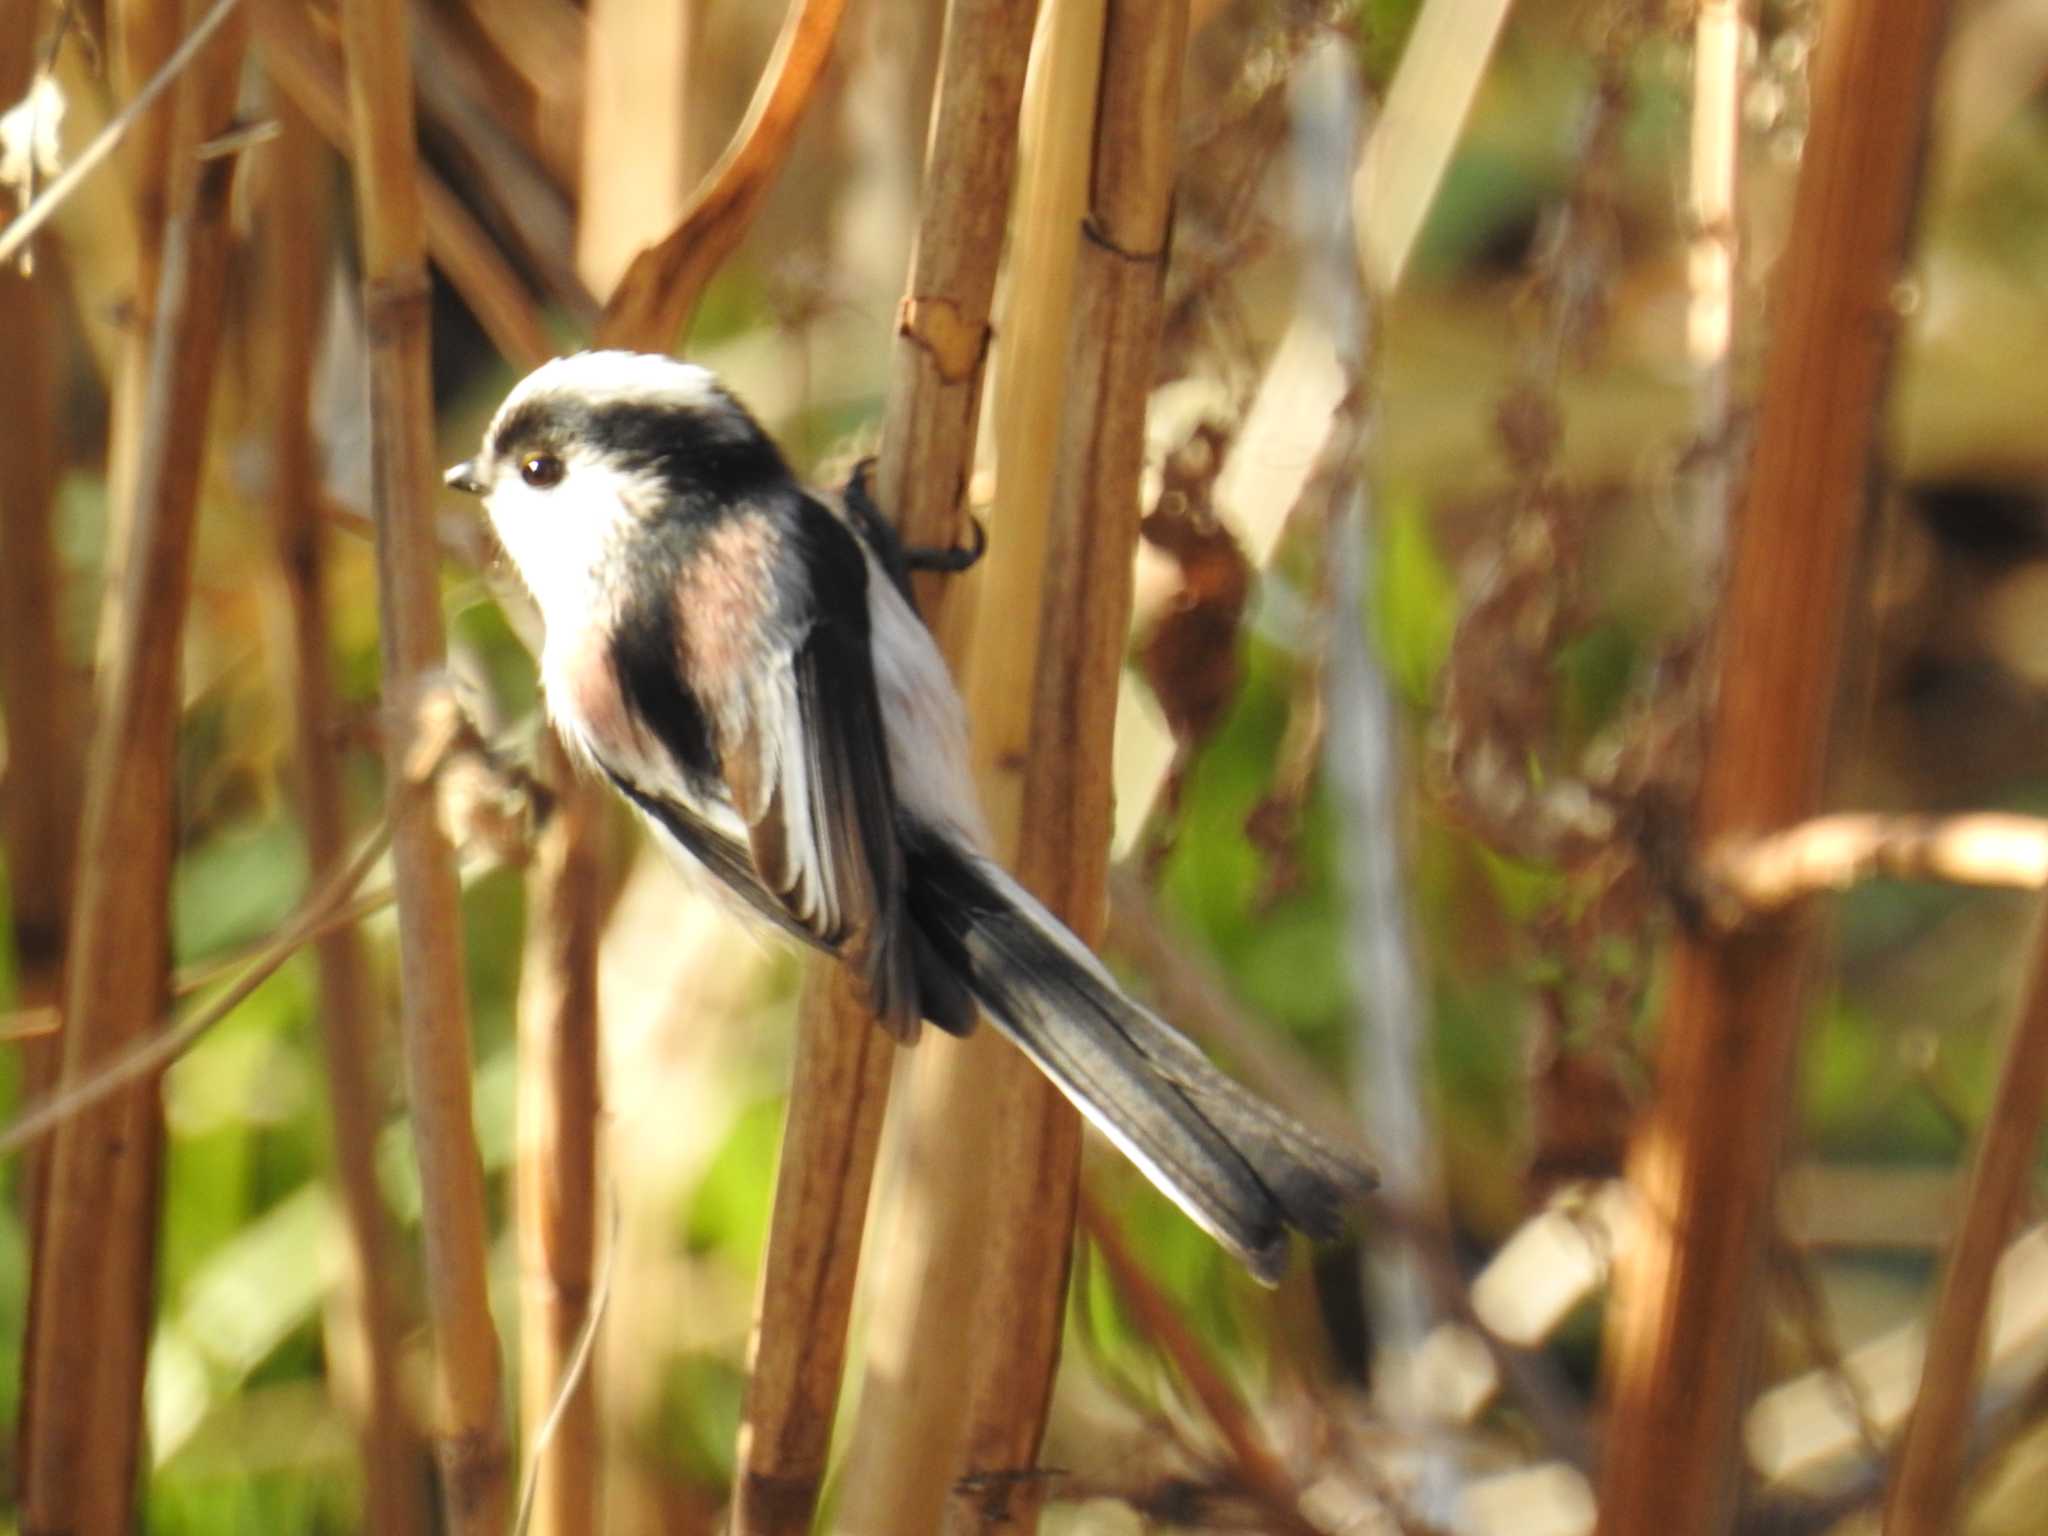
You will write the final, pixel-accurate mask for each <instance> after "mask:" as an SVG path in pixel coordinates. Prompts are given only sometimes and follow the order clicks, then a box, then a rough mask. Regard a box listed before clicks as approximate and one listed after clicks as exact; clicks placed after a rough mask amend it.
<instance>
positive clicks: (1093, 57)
mask: <svg viewBox="0 0 2048 1536" xmlns="http://www.w3.org/2000/svg"><path fill="white" fill-rule="evenodd" d="M1101 60H1102V4H1101V0H1054V3H1053V4H1051V5H1048V6H1046V7H1044V8H1043V9H1042V10H1041V12H1040V15H1039V20H1038V25H1037V29H1036V31H1035V33H1034V35H1033V39H1032V47H1031V59H1030V64H1029V67H1028V73H1027V75H1026V82H1025V85H1024V101H1023V106H1022V120H1021V123H1020V134H1019V147H1020V155H1019V161H1018V183H1019V184H1018V190H1017V198H1016V202H1017V209H1018V214H1017V222H1016V231H1017V243H1016V246H1015V248H1013V249H1012V251H1011V254H1010V273H1011V276H1010V278H1009V281H1008V284H1007V291H1006V293H1005V296H1004V299H1003V321H1002V326H1003V337H1004V340H1003V344H1002V346H1001V347H1000V348H999V349H998V351H997V355H996V369H997V380H996V385H995V388H996V393H997V395H998V397H999V399H1000V401H1001V406H1002V409H1001V413H1000V418H999V421H998V428H997V462H998V467H999V478H998V482H997V488H996V503H995V506H994V508H993V510H992V512H991V515H990V523H991V540H990V541H991V543H992V544H993V546H994V547H995V548H996V549H997V550H998V551H1000V554H999V555H998V556H996V557H994V558H991V559H990V560H989V562H988V563H987V565H986V567H985V568H983V569H982V570H980V571H978V572H976V574H975V576H974V577H973V578H972V580H973V583H974V586H973V590H972V601H971V603H967V604H963V605H962V606H964V607H969V608H971V610H972V612H971V615H970V618H971V622H972V624H973V626H974V632H973V634H972V637H971V638H970V639H969V640H968V642H967V645H966V651H967V655H968V663H967V668H966V673H965V676H964V679H963V683H964V691H965V693H966V697H967V705H968V716H969V719H970V720H971V722H972V727H973V733H974V736H973V750H974V762H975V773H976V778H977V781H978V786H979V789H980V791H981V795H982V798H983V801H984V803H985V804H986V806H987V808H988V810H989V812H990V816H989V821H990V825H991V827H992V830H993V832H994V839H995V846H996V848H997V850H998V851H999V852H1001V853H1002V854H1004V855H1005V856H1006V857H1011V858H1014V856H1015V854H1016V851H1017V842H1016V839H1017V835H1018V832H1019V826H1020V822H1019V809H1020V806H1021V802H1022V798H1023V789H1022V774H1023V765H1024V761H1025V757H1026V754H1027V753H1028V751H1029V750H1030V747H1031V742H1032V722H1031V710H1032V679H1033V676H1034V667H1035V664H1036V658H1037V654H1038V636H1037V633H1036V629H1037V623H1038V620H1039V614H1040V594H1041V592H1042V591H1044V590H1045V581H1046V577H1045V554H1046V543H1047V531H1046V521H1047V516H1048V512H1047V507H1048V501H1049V498H1050V495H1051V479H1052V464H1051V459H1052V455H1051V453H1050V452H1049V451H1048V450H1049V449H1050V447H1051V446H1052V445H1053V443H1054V442H1055V441H1056V439H1057V435H1058V431H1059V420H1060V416H1059V402H1060V398H1061V390H1062V389H1063V388H1064V386H1065V384H1066V382H1067V380H1066V370H1067V365H1068V355H1067V336H1068V325H1069V322H1070V320H1071V312H1070V304H1069V295H1070V293H1071V291H1072V282H1073V270H1074V263H1075V258H1076V251H1075V247H1076V241H1075V238H1074V230H1075V228H1076V226H1077V225H1078V224H1079V222H1080V220H1081V216H1082V214H1083V213H1084V212H1085V211H1086V208H1087V195H1088V193H1087V178H1088V162H1089V143H1090V135H1091V133H1092V129H1093V113H1092V112H1091V111H1087V110H1081V111H1076V110H1075V109H1074V103H1076V102H1081V103H1090V104H1092V103H1093V102H1094V100H1095V95H1096V86H1097V78H1098V71H1099V69H1100V65H1101ZM961 627H964V626H960V625H957V624H955V623H953V622H949V623H948V624H947V625H946V628H947V629H948V630H949V631H951V630H957V629H959V628H961ZM908 1086H909V1091H910V1098H911V1104H912V1108H911V1110H910V1114H909V1117H908V1121H907V1123H906V1124H905V1126H904V1145H905V1151H904V1153H903V1155H902V1157H901V1158H900V1160H899V1163H898V1166H899V1167H900V1168H901V1170H902V1172H901V1175H900V1177H897V1178H895V1179H894V1180H892V1182H891V1184H890V1186H889V1209H888V1216H887V1220H888V1222H889V1224H890V1232H889V1241H888V1243H887V1245H886V1247H885V1248H884V1250H883V1255H882V1258H883V1262H882V1263H881V1264H880V1265H878V1266H877V1272H876V1275H875V1279H874V1281H873V1285H872V1295H873V1297H874V1305H873V1311H872V1316H871V1320H870V1322H869V1326H868V1351H867V1352H868V1359H867V1368H866V1374H865V1378H864V1381H863V1385H862V1390H861V1422H860V1430H859V1438H858V1439H857V1441H856V1443H855V1445H854V1447H853V1450H852V1452H851V1454H850V1456H849V1465H848V1470H847V1480H846V1481H847V1486H846V1491H845V1495H844V1502H843V1506H842V1513H841V1516H840V1523H841V1528H842V1529H845V1530H849V1531H859V1532H866V1531H878V1530H902V1531H913V1532H914V1531H929V1530H932V1529H934V1528H935V1527H936V1526H937V1525H938V1523H939V1521H940V1519H941V1517H942V1514H943V1512H944V1509H945V1504H946V1500H947V1497H948V1495H949V1492H950V1490H951V1489H952V1487H953V1484H954V1480H955V1477H956V1475H957V1473H958V1471H959V1467H960V1457H961V1454H962V1448H963V1446H964V1444H965V1441H964V1435H965V1433H966V1422H967V1417H968V1412H969V1398H970V1394H971V1392H972V1390H973V1387H972V1383H973V1379H974V1377H973V1371H974V1365H973V1361H972V1359H971V1349H970V1343H969V1341H970V1338H971V1337H972V1336H973V1335H975V1334H978V1333H981V1332H983V1331H985V1329H986V1328H987V1327H988V1326H992V1325H990V1324H987V1323H985V1322H984V1321H983V1319H982V1315H981V1308H982V1304H983V1300H984V1293H983V1282H984V1279H985V1277H986V1276H987V1275H988V1274H990V1273H993V1272H994V1270H995V1269H996V1268H997V1266H998V1264H999V1262H1000V1261H999V1260H997V1259H995V1257H994V1256H993V1254H992V1253H991V1250H990V1247H989V1241H990V1236H991V1234H992V1233H994V1232H995V1231H996V1230H997V1229H998V1228H999V1227H1001V1225H1002V1224H1003V1223H1004V1222H1005V1221H1006V1220H1007V1219H1008V1210H1007V1207H1005V1206H1002V1205H998V1204H996V1203H994V1202H992V1201H991V1200H990V1198H989V1194H988V1188H987V1184H986V1181H985V1178H984V1174H985V1171H986V1170H987V1169H988V1167H989V1166H990V1164H991V1162H992V1161H993V1160H994V1159H995V1157H996V1156H997V1153H996V1141H997V1139H998V1137H999V1136H1001V1135H1002V1134H1003V1129H1002V1128H1003V1127H1004V1126H1005V1125H1006V1124H1008V1123H1010V1122H1011V1121H1012V1120H1013V1119H1014V1120H1016V1121H1017V1122H1019V1123H1020V1129H1023V1130H1025V1131H1026V1132H1027V1134H1028V1133H1029V1132H1030V1131H1032V1130H1035V1131H1038V1132H1040V1133H1042V1134H1043V1135H1044V1136H1045V1137H1046V1138H1047V1142H1046V1145H1045V1148H1044V1150H1046V1151H1047V1152H1050V1153H1052V1154H1054V1155H1055V1156H1058V1157H1063V1158H1064V1160H1065V1173H1064V1176H1063V1175H1062V1171H1061V1164H1060V1163H1058V1162H1055V1163H1054V1164H1053V1165H1052V1166H1051V1167H1050V1168H1047V1169H1045V1170H1043V1171H1042V1174H1041V1175H1040V1177H1042V1179H1043V1181H1044V1185H1045V1187H1049V1188H1051V1189H1052V1190H1053V1191H1054V1199H1053V1204H1054V1205H1055V1206H1057V1207H1059V1208H1060V1209H1059V1210H1057V1211H1055V1212H1053V1213H1051V1214H1052V1221H1053V1224H1054V1225H1057V1226H1060V1227H1061V1228H1062V1235H1061V1236H1060V1238H1059V1239H1058V1240H1057V1252H1058V1263H1059V1264H1060V1265H1061V1266H1062V1273H1064V1265H1065V1263H1066V1259H1067V1249H1068V1243H1067V1238H1066V1236H1065V1235H1064V1233H1065V1231H1066V1230H1067V1229H1070V1228H1071V1224H1072V1200H1073V1173H1072V1162H1073V1155H1074V1149H1075V1146H1077V1145H1078V1132H1077V1129H1076V1127H1075V1126H1074V1124H1073V1118H1072V1115H1071V1112H1070V1111H1068V1110H1067V1109H1066V1106H1065V1105H1064V1104H1063V1103H1062V1104H1049V1103H1048V1102H1047V1099H1046V1097H1045V1096H1046V1094H1047V1093H1048V1092H1049V1090H1048V1089H1046V1086H1045V1083H1044V1079H1043V1078H1041V1077H1040V1076H1039V1075H1038V1073H1037V1072H1036V1071H1035V1069H1033V1068H1032V1067H1031V1066H1030V1065H1029V1064H1028V1063H1027V1062H1026V1061H1025V1060H1024V1059H1023V1058H1022V1057H1021V1056H1019V1055H1018V1054H1017V1053H1016V1052H1015V1051H1013V1050H1012V1049H1011V1048H1010V1047H1009V1046H1008V1045H1006V1044H1005V1043H1004V1042H1003V1041H1001V1040H1000V1039H997V1038H996V1037H995V1036H994V1035H993V1034H991V1033H990V1032H989V1031H986V1030H984V1031H980V1032H979V1033H977V1034H976V1035H975V1036H974V1037H972V1038H970V1039H967V1040H960V1041H956V1040H953V1039H950V1038H945V1037H939V1036H937V1035H936V1032H933V1034H932V1037H931V1038H927V1039H926V1040H924V1041H923V1042H922V1043H921V1044H920V1045H919V1047H918V1051H917V1055H916V1057H915V1059H914V1060H913V1062H912V1063H911V1065H910V1070H909V1079H908ZM1062 1135H1064V1136H1065V1137H1066V1138H1067V1141H1068V1142H1069V1143H1070V1145H1068V1146H1067V1147H1065V1148H1062V1147H1061V1146H1060V1145H1059V1138H1060V1137H1061V1136H1062ZM1062 1191H1063V1192H1064V1193H1061V1192H1062ZM1027 1268H1028V1266H1027ZM969 1317H973V1318H974V1319H975V1322H974V1325H973V1326H972V1327H971V1328H970V1327H967V1326H964V1321H965V1320H966V1319H967V1318H969ZM1007 1321H1009V1320H1006V1322H1007ZM1026 1411H1027V1412H1028V1411H1029V1408H1028V1405H1026Z"/></svg>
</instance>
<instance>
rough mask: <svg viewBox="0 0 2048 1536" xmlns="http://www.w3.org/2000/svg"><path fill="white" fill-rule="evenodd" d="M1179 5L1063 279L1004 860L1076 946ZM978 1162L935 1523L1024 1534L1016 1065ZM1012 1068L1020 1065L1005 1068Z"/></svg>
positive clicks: (1053, 1257)
mask: <svg viewBox="0 0 2048 1536" xmlns="http://www.w3.org/2000/svg"><path fill="white" fill-rule="evenodd" d="M1187 30H1188V6H1187V0H1110V3H1109V5H1108V6H1107V7H1106V10H1105V14H1104V18H1103V28H1102V42H1101V50H1102V52H1101V58H1102V74H1101V85H1100V90H1099V94H1098V96H1097V100H1096V110H1095V142H1094V155H1093V161H1092V166H1091V171H1090V182H1089V206H1088V214H1087V218H1086V219H1085V221H1084V222H1083V224H1082V230H1081V239H1080V251H1079V257H1078V261H1077V263H1076V267H1075V272H1074V290H1073V321H1072V323H1073V329H1072V332H1071V337H1072V350H1071V352H1070V354H1069V358H1068V364H1067V367H1066V369H1065V399H1064V402H1063V406H1064V408H1063V412H1062V416H1061V420H1060V438H1059V455H1058V460H1057V465H1058V467H1057V469H1056V471H1055V476H1054V481H1053V488H1052V504H1051V514H1050V517H1049V519H1048V530H1047V532H1048V545H1047V550H1046V559H1045V574H1044V585H1043V588H1042V596H1041V598H1040V612H1039V620H1038V632H1039V640H1038V664H1037V676H1036V679H1035V690H1034V697H1033V700H1032V711H1031V712H1032V719H1033V722H1034V730H1033V738H1032V746H1031V751H1030V754H1029V756H1028V757H1027V759H1026V761H1025V768H1024V785H1023V789H1024V794H1023V804H1022V814H1021V818H1020V824H1019V827H1018V835H1017V844H1016V854H1017V859H1016V870H1017V876H1018V878H1019V879H1020V880H1022V881H1023V882H1024V884H1026V885H1027V886H1029V887H1030V888H1031V889H1032V890H1033V891H1034V892H1035V893H1036V894H1037V895H1038V896H1039V897H1040V898H1041V899H1042V900H1044V901H1045V903H1046V904H1047V905H1048V906H1050V907H1051V908H1052V910H1053V911H1054V912H1056V913H1058V914H1059V916H1060V917H1061V918H1062V919H1064V920H1065V921H1066V923H1067V924H1068V925H1069V926H1070V927H1071V928H1073V930H1074V931H1075V932H1076V933H1077V934H1079V935H1080V936H1081V937H1082V939H1084V940H1086V941H1089V942H1094V941H1097V940H1099V939H1100V938H1101V934H1102V926H1103V921H1104V918H1105V916H1106V914H1107V905H1108V902H1107V895H1106V888H1105V881H1106V880H1107V878H1108V873H1109V841H1110V834H1111V832H1112V831H1113V830H1114V827H1113V823H1114V793H1113V788H1112V785H1111V780H1110V745H1111V738H1112V736H1113V734H1114V731H1115V725H1116V701H1117V684H1118V680H1119V678H1120V677H1121V675H1122V672H1123V653H1124V647H1125V644H1126V642H1127V639H1128V636H1129V631H1130V622H1131V560H1132V556H1133V554H1134V552H1135V549H1136V545H1137V539H1138V478H1139V474H1140V472H1141V471H1142V469H1143V467H1144V445H1145V406H1146V402H1147V400H1148V399H1149V397H1150V394H1151V385H1152V378H1153V373H1154V369H1155V367H1156V365H1157V360H1158V349H1159V326H1160V298H1161V292H1162V289H1163V285H1164V281H1165V276H1166V259H1167V242H1168V235H1169V231H1170V228H1171V222H1172V208H1173V180H1174V170H1175V164H1176V161H1175V154H1174V151H1175V148H1176V144H1177V138H1178V130H1179V125H1180V79H1181V61H1182V56H1183V54H1184V53H1185V51H1186V46H1187ZM1007 1065H1010V1066H1014V1067H1016V1068H1021V1069H1024V1073H1025V1079H1024V1081H1020V1082H1017V1083H1013V1084H1011V1085H1009V1087H1008V1089H1007V1096H1006V1098H1005V1100H1003V1101H1001V1102H1003V1103H1004V1106H1005V1108H1004V1113H1003V1115H1002V1117H1001V1120H1000V1122H999V1124H998V1125H997V1128H996V1135H995V1138H994V1142H993V1145H992V1149H991V1150H992V1153H993V1156H992V1158H991V1160H990V1162H989V1163H988V1164H987V1165H986V1166H984V1167H983V1168H982V1169H981V1170H980V1174H981V1184H982V1193H981V1199H982V1201H983V1202H984V1212H985V1214H984V1220H985V1221H986V1222H987V1223H988V1225H987V1227H986V1228H985V1229H984V1230H985V1233H986V1238H985V1240H986V1242H987V1245H988V1246H987V1252H986V1254H985V1256H984V1262H985V1265H986V1268H985V1270H984V1272H983V1280H982V1285H981V1289H980V1293H979V1295H978V1297H977V1299H976V1308H975V1311H976V1318H977V1327H976V1329H975V1331H974V1333H973V1335H972V1338H971V1343H970V1354H971V1357H972V1360H971V1365H970V1379H971V1381H972V1382H973V1396H972V1398H971V1399H970V1405H969V1412H968V1422H967V1439H966V1456H965V1468H964V1470H963V1473H962V1475H961V1476H960V1478H959V1479H958V1480H957V1481H956V1483H955V1485H954V1492H953V1494H952V1496H951V1498H950V1499H949V1500H948V1503H947V1508H946V1519H945V1526H944V1528H945V1529H946V1530H947V1531H949V1532H956V1533H966V1532H970V1531H990V1530H995V1529H1003V1530H1012V1529H1020V1530H1024V1531H1029V1530H1031V1529H1032V1528H1033V1527H1034V1526H1035V1524H1036V1521H1037V1512H1038V1506H1039V1503H1040V1500H1041V1498H1042V1495H1043V1491H1044V1484H1043V1483H1042V1482H1041V1481H1040V1480H1038V1479H1035V1478H1016V1477H1013V1476H1012V1475H1011V1474H1012V1473H1015V1472H1021V1471H1024V1470H1027V1469H1029V1468H1030V1467H1031V1466H1032V1465H1033V1463H1034V1462H1035V1461H1036V1460H1037V1456H1038V1445H1039V1441H1040V1439H1041V1438H1042V1437H1043V1436H1044V1433H1045V1415H1046V1411H1047V1409H1048V1408H1049V1407H1050V1403H1051V1397H1052V1378H1053V1372H1054V1369H1055V1368H1056V1367H1057V1365H1058V1363H1059V1346H1060V1325H1061V1323H1062V1321H1063V1319H1064V1314H1065V1309H1064V1302H1065V1297H1066V1279H1067V1265H1068V1262H1069V1259H1070V1257H1071V1254H1072V1240H1073V1222H1074V1197H1075V1193H1076V1186H1075V1180H1076V1176H1077V1174H1078V1172H1079V1160H1080V1123H1079V1119H1078V1117H1077V1116H1076V1115H1075V1113H1074V1111H1073V1110H1072V1109H1071V1108H1070V1107H1069V1106H1068V1105H1067V1103H1066V1101H1065V1100H1064V1099H1063V1098H1061V1097H1060V1095H1059V1094H1058V1093H1057V1091H1056V1090H1054V1088H1053V1087H1052V1085H1051V1084H1050V1083H1048V1082H1046V1081H1045V1080H1044V1079H1043V1078H1041V1077H1039V1076H1038V1075H1037V1074H1036V1073H1035V1072H1031V1071H1030V1070H1029V1069H1028V1068H1026V1067H1025V1063H1024V1062H1023V1061H1022V1059H1021V1058H1018V1059H1015V1060H1014V1061H1013V1062H1011V1063H1008V1064H1007ZM1011 1075H1013V1076H1014V1075H1016V1074H1014V1073H1013V1074H1011Z"/></svg>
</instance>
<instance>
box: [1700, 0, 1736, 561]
mask: <svg viewBox="0 0 2048 1536" xmlns="http://www.w3.org/2000/svg"><path fill="white" fill-rule="evenodd" d="M1692 47H1693V74H1692V190H1691V208H1690V210H1689V211H1690V213H1691V216H1692V244H1691V248H1690V250H1689V251H1688V252H1687V254H1686V277H1687V281H1688V282H1689V284H1690V285H1691V288H1692V298H1691V303H1690V305H1689V306H1688V309H1687V312H1686V351H1687V353H1688V355H1689V356H1690V358H1691V360H1692V365H1693V368H1694V370H1695V371H1696V373H1697V375H1698V380H1699V390H1698V397H1697V405H1698V422H1697V430H1698V432H1699V436H1700V440H1701V441H1702V442H1704V443H1706V444H1708V445H1709V453H1708V455H1707V459H1706V464H1705V466H1704V467H1703V468H1702V470H1701V473H1700V480H1699V486H1698V498H1697V505H1696V511H1695V514H1694V527H1693V530H1692V532H1693V537H1694V539H1695V541H1696V542H1697V544H1698V546H1699V547H1700V549H1701V550H1702V552H1703V553H1704V555H1705V557H1706V558H1705V560H1704V561H1703V569H1706V570H1718V569H1719V568H1720V553H1721V550H1722V548H1723V546H1724V544H1725V542H1726V539H1727V520H1728V494H1729V489H1730V485H1731V482H1732V479H1733V474H1732V469H1731V465H1730V462H1729V460H1730V450H1729V445H1728V411H1729V405H1730V398H1731V397H1730V389H1729V380H1730V377H1731V375H1732V372H1733V369H1732V366H1731V361H1732V356H1733V352H1734V340H1735V261H1736V256H1737V254H1738V245H1737V237H1736V224H1735V189H1736V170H1737V163H1738V162H1737V151H1738V148H1739V146H1740V143H1741V136H1740V133H1739V131H1738V130H1739V127H1740V123H1741V102H1742V12H1741V7H1740V5H1739V3H1738V0H1701V3H1700V7H1699V12H1698V14H1697V15H1696V16H1695V17H1694V18H1693V45H1692Z"/></svg>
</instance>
